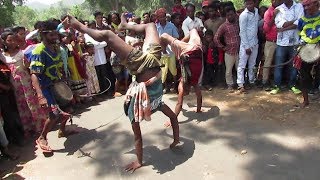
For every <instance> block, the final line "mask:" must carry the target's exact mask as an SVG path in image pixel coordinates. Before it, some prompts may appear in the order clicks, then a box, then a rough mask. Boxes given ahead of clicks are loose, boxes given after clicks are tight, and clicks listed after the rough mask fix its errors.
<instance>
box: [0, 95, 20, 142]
mask: <svg viewBox="0 0 320 180" xmlns="http://www.w3.org/2000/svg"><path fill="white" fill-rule="evenodd" d="M0 109H1V114H2V117H3V121H4V125H3V129H4V131H5V133H6V136H7V138H8V140H9V141H13V142H14V143H17V142H20V141H22V140H23V136H24V132H23V127H22V125H21V120H20V116H19V112H18V109H17V106H16V102H15V98H14V94H13V92H8V93H4V94H0Z"/></svg>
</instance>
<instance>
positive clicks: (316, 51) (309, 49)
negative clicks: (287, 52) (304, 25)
mask: <svg viewBox="0 0 320 180" xmlns="http://www.w3.org/2000/svg"><path fill="white" fill-rule="evenodd" d="M298 55H299V56H300V58H301V60H302V61H304V62H306V63H313V62H315V61H317V60H319V59H320V46H319V44H305V45H303V46H301V47H300V49H299V53H298Z"/></svg>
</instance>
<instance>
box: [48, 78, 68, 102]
mask: <svg viewBox="0 0 320 180" xmlns="http://www.w3.org/2000/svg"><path fill="white" fill-rule="evenodd" d="M52 92H53V95H54V97H55V99H56V101H57V103H58V105H60V106H66V105H68V104H69V103H70V102H71V101H72V99H73V94H72V91H71V89H70V88H69V86H68V85H67V84H66V83H65V82H63V81H59V82H55V83H54V84H53V87H52Z"/></svg>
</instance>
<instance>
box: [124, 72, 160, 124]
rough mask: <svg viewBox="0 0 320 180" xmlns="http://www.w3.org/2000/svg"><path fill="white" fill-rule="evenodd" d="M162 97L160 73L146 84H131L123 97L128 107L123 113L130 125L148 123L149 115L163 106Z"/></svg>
mask: <svg viewBox="0 0 320 180" xmlns="http://www.w3.org/2000/svg"><path fill="white" fill-rule="evenodd" d="M162 95H163V89H162V81H161V71H160V72H159V73H158V74H157V75H156V76H154V77H152V78H150V79H149V80H147V81H146V82H140V83H138V82H137V81H134V82H132V83H131V84H130V86H129V89H128V91H127V93H126V95H125V104H127V106H128V108H127V109H126V108H125V111H127V112H125V113H126V114H127V115H128V117H129V119H130V121H131V123H134V122H141V121H143V120H146V121H150V120H151V114H152V113H154V112H155V111H157V110H158V109H159V108H160V107H161V106H162V104H163V101H162Z"/></svg>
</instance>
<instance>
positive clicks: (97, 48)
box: [84, 34, 107, 66]
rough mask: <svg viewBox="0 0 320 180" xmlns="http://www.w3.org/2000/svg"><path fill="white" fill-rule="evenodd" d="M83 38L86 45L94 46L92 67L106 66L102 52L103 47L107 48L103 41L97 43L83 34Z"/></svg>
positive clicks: (103, 52)
mask: <svg viewBox="0 0 320 180" xmlns="http://www.w3.org/2000/svg"><path fill="white" fill-rule="evenodd" d="M84 38H85V41H86V43H88V42H91V43H92V44H93V45H94V65H95V66H99V65H103V64H107V57H106V52H105V51H104V47H106V46H107V43H106V42H105V41H103V42H98V41H96V40H94V39H93V38H92V37H90V36H89V35H88V34H84Z"/></svg>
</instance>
